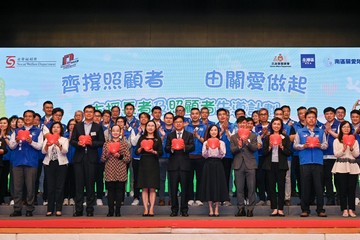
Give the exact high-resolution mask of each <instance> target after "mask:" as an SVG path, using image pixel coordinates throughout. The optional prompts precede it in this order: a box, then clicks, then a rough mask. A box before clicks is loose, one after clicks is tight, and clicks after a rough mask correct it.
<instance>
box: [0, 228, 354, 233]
mask: <svg viewBox="0 0 360 240" xmlns="http://www.w3.org/2000/svg"><path fill="white" fill-rule="evenodd" d="M70 233H71V234H74V233H78V234H89V233H100V234H197V233H198V234H360V227H359V228H0V234H70Z"/></svg>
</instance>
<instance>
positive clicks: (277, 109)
mask: <svg viewBox="0 0 360 240" xmlns="http://www.w3.org/2000/svg"><path fill="white" fill-rule="evenodd" d="M276 111H282V112H284V111H283V110H282V108H275V110H274V114H275V112H276Z"/></svg>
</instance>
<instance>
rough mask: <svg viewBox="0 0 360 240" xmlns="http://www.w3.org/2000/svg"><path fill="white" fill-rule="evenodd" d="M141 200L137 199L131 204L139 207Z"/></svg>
mask: <svg viewBox="0 0 360 240" xmlns="http://www.w3.org/2000/svg"><path fill="white" fill-rule="evenodd" d="M139 203H140V202H139V199H137V198H135V199H134V201H133V202H132V203H131V205H132V206H137V205H139Z"/></svg>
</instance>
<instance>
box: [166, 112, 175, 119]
mask: <svg viewBox="0 0 360 240" xmlns="http://www.w3.org/2000/svg"><path fill="white" fill-rule="evenodd" d="M166 115H171V116H172V117H173V118H174V114H173V113H172V112H167V113H165V114H164V118H165V116H166Z"/></svg>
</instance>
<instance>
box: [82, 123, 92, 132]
mask: <svg viewBox="0 0 360 240" xmlns="http://www.w3.org/2000/svg"><path fill="white" fill-rule="evenodd" d="M92 124H93V122H89V123H87V122H84V130H85V135H90V131H91V127H92Z"/></svg>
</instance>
